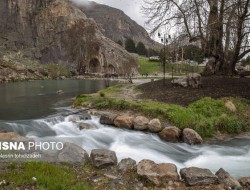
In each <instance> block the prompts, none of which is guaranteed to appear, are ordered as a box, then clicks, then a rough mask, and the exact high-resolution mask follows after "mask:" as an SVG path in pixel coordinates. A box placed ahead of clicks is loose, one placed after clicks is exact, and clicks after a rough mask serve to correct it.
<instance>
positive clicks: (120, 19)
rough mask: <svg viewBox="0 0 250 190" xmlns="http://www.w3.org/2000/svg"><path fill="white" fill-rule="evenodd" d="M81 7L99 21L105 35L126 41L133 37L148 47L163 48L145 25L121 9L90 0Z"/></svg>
mask: <svg viewBox="0 0 250 190" xmlns="http://www.w3.org/2000/svg"><path fill="white" fill-rule="evenodd" d="M80 8H81V10H82V11H83V12H84V13H85V14H86V15H87V16H88V17H90V18H93V19H94V20H95V21H96V22H97V23H98V25H99V26H100V27H101V28H102V32H103V34H104V35H105V36H107V37H108V38H110V39H112V40H113V41H115V42H117V41H118V40H122V41H123V42H125V40H126V39H127V38H132V39H133V40H134V41H135V42H136V43H138V42H139V41H141V42H143V43H144V44H145V46H146V47H147V48H153V49H157V50H159V49H160V48H161V45H160V44H159V43H157V42H155V41H153V40H152V39H151V38H150V37H149V35H148V33H147V31H146V30H145V29H144V28H143V27H141V26H140V25H138V24H137V23H136V22H135V21H133V20H132V19H131V18H129V17H128V16H127V15H126V14H125V13H124V12H123V11H121V10H119V9H116V8H113V7H109V6H106V5H101V4H97V3H95V2H90V5H88V6H81V7H80Z"/></svg>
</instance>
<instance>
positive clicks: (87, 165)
mask: <svg viewBox="0 0 250 190" xmlns="http://www.w3.org/2000/svg"><path fill="white" fill-rule="evenodd" d="M25 139H26V138H25V137H20V136H19V135H17V134H15V133H0V140H1V141H3V140H5V141H6V140H12V141H13V140H22V141H24V140H25ZM26 140H29V139H26ZM41 161H46V162H48V161H49V160H48V159H47V160H41ZM49 162H51V163H54V164H55V165H57V166H58V167H59V168H65V167H66V166H67V167H68V168H70V171H71V172H73V173H74V174H75V176H76V177H75V180H74V181H75V182H74V183H73V182H72V183H73V184H74V185H76V183H79V184H80V183H85V184H89V187H90V188H89V189H97V190H98V189H109V190H128V189H131V190H166V189H168V190H175V189H176V190H184V189H188V190H198V189H208V190H223V189H249V188H250V177H244V178H241V179H239V180H237V179H235V178H234V177H232V176H231V175H230V174H229V173H228V172H227V171H225V170H224V169H222V168H221V169H219V170H218V171H217V172H216V173H215V174H214V173H212V172H211V171H210V170H209V169H205V168H197V167H190V168H182V169H180V171H178V170H177V167H176V166H175V165H174V164H171V163H155V162H153V161H151V160H141V161H140V162H139V163H136V161H135V160H133V159H131V158H125V159H122V160H120V161H118V159H117V157H116V153H115V152H114V151H111V150H107V149H94V150H92V151H91V152H90V154H88V153H87V152H86V151H85V150H83V149H82V148H81V147H79V146H77V145H74V144H71V143H65V146H64V149H63V150H62V151H60V152H59V154H58V155H57V160H56V161H55V160H53V161H52V160H50V161H49ZM63 163H64V164H63ZM66 163H67V164H66ZM65 164H66V165H65ZM23 165H24V163H21V162H19V163H17V165H16V166H15V167H14V166H13V165H12V166H10V164H8V163H6V162H5V163H1V170H2V172H1V174H0V181H1V183H0V187H1V188H3V189H38V188H39V184H40V186H42V185H43V182H42V181H39V180H40V178H38V177H37V176H33V177H32V179H27V180H26V182H25V181H24V182H23V184H22V183H21V185H20V184H19V185H18V186H16V184H17V182H16V181H15V178H13V175H11V172H17V171H16V168H19V169H18V170H19V171H22V170H23ZM47 167H52V165H51V166H50V165H47ZM10 168H12V169H11V170H10ZM13 168H14V169H13ZM35 169H36V168H34V170H35ZM47 169H48V168H47ZM7 173H8V174H9V175H7ZM36 175H38V173H36ZM39 175H40V174H39ZM57 175H59V174H57ZM33 179H36V181H35V182H34V180H33ZM86 189H87V188H86Z"/></svg>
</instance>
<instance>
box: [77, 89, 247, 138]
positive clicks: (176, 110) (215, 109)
mask: <svg viewBox="0 0 250 190" xmlns="http://www.w3.org/2000/svg"><path fill="white" fill-rule="evenodd" d="M112 88H113V89H116V90H117V87H112ZM106 91H109V92H110V91H112V90H111V89H107V90H106ZM227 100H228V99H212V98H203V99H201V100H198V101H196V102H194V103H192V104H190V105H189V106H188V107H183V106H179V105H173V104H165V103H162V102H157V101H151V100H142V101H138V100H124V99H115V98H108V96H104V97H101V96H91V95H88V96H86V95H82V96H79V97H78V98H77V99H76V101H75V103H74V104H75V106H80V105H83V106H84V105H88V104H92V106H94V107H95V108H97V109H114V110H133V111H137V112H141V113H142V114H144V115H146V116H150V117H155V118H159V119H163V120H167V121H169V122H170V123H171V124H173V125H175V126H177V127H179V128H181V129H184V128H193V129H195V130H196V131H197V132H198V133H199V134H200V135H201V136H203V137H211V136H213V135H214V134H215V133H216V132H217V131H220V132H226V133H239V132H242V131H245V130H246V129H247V126H249V124H250V122H249V116H246V115H245V114H246V112H247V111H246V110H247V109H249V107H250V101H248V100H242V99H233V98H230V101H232V102H233V103H234V104H235V106H236V107H237V112H236V113H234V112H231V111H229V110H228V109H227V108H226V107H225V102H226V101H227Z"/></svg>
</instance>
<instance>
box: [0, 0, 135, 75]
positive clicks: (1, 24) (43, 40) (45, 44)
mask: <svg viewBox="0 0 250 190" xmlns="http://www.w3.org/2000/svg"><path fill="white" fill-rule="evenodd" d="M79 21H81V22H82V23H85V24H84V25H85V28H79V31H80V33H79V34H78V36H70V34H69V31H71V29H72V27H77V26H76V23H77V22H79ZM89 26H92V28H94V30H93V34H92V35H93V38H94V39H95V40H96V42H97V43H96V44H97V46H98V47H96V50H95V51H90V49H91V48H92V49H93V48H94V47H91V46H85V47H88V49H86V48H85V49H77V47H78V46H77V45H75V46H74V44H71V45H69V44H70V42H72V41H73V42H74V41H77V40H78V39H74V38H79V39H86V36H85V29H86V30H87V28H88V27H89ZM90 41H91V39H90V40H87V41H85V43H90ZM80 42H81V41H80ZM0 47H1V49H4V51H8V50H11V51H18V52H20V54H22V55H24V56H26V57H31V58H34V59H36V60H39V61H40V62H41V63H56V64H61V65H64V66H67V67H68V68H70V69H71V70H72V71H78V73H82V74H84V73H85V74H86V73H95V74H96V73H98V74H101V73H112V74H113V73H117V74H125V73H131V72H137V67H138V66H137V63H136V62H135V60H134V59H133V58H132V57H131V56H130V55H129V54H128V53H127V52H126V51H125V50H124V49H122V48H121V47H119V45H117V44H116V43H114V42H113V41H112V40H110V39H108V38H106V37H105V36H103V35H102V33H101V32H100V31H99V30H98V27H97V24H96V23H95V21H93V20H92V19H88V18H87V17H86V15H85V14H84V13H83V12H82V11H81V10H80V9H79V8H78V7H77V6H76V5H75V4H73V3H72V2H71V1H69V0H1V1H0ZM80 47H81V46H80ZM72 49H74V52H73V53H74V54H72ZM72 55H74V56H72ZM83 55H84V56H83ZM76 73H77V72H76Z"/></svg>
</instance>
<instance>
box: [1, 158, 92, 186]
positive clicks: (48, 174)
mask: <svg viewBox="0 0 250 190" xmlns="http://www.w3.org/2000/svg"><path fill="white" fill-rule="evenodd" d="M10 168H11V170H10V169H9V170H8V171H6V172H1V174H0V179H5V180H6V181H9V182H11V185H10V186H12V185H14V186H15V187H18V186H22V185H26V186H27V185H28V186H37V187H38V189H49V190H80V189H81V190H88V189H90V188H89V187H88V186H87V185H86V184H84V183H78V184H75V182H74V180H75V175H74V174H73V172H72V170H70V168H69V167H67V166H58V165H54V164H48V163H38V162H28V163H24V164H23V165H22V166H21V169H20V168H19V167H17V165H15V164H11V165H10ZM33 177H35V178H36V179H37V181H33V180H32V178H33Z"/></svg>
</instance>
